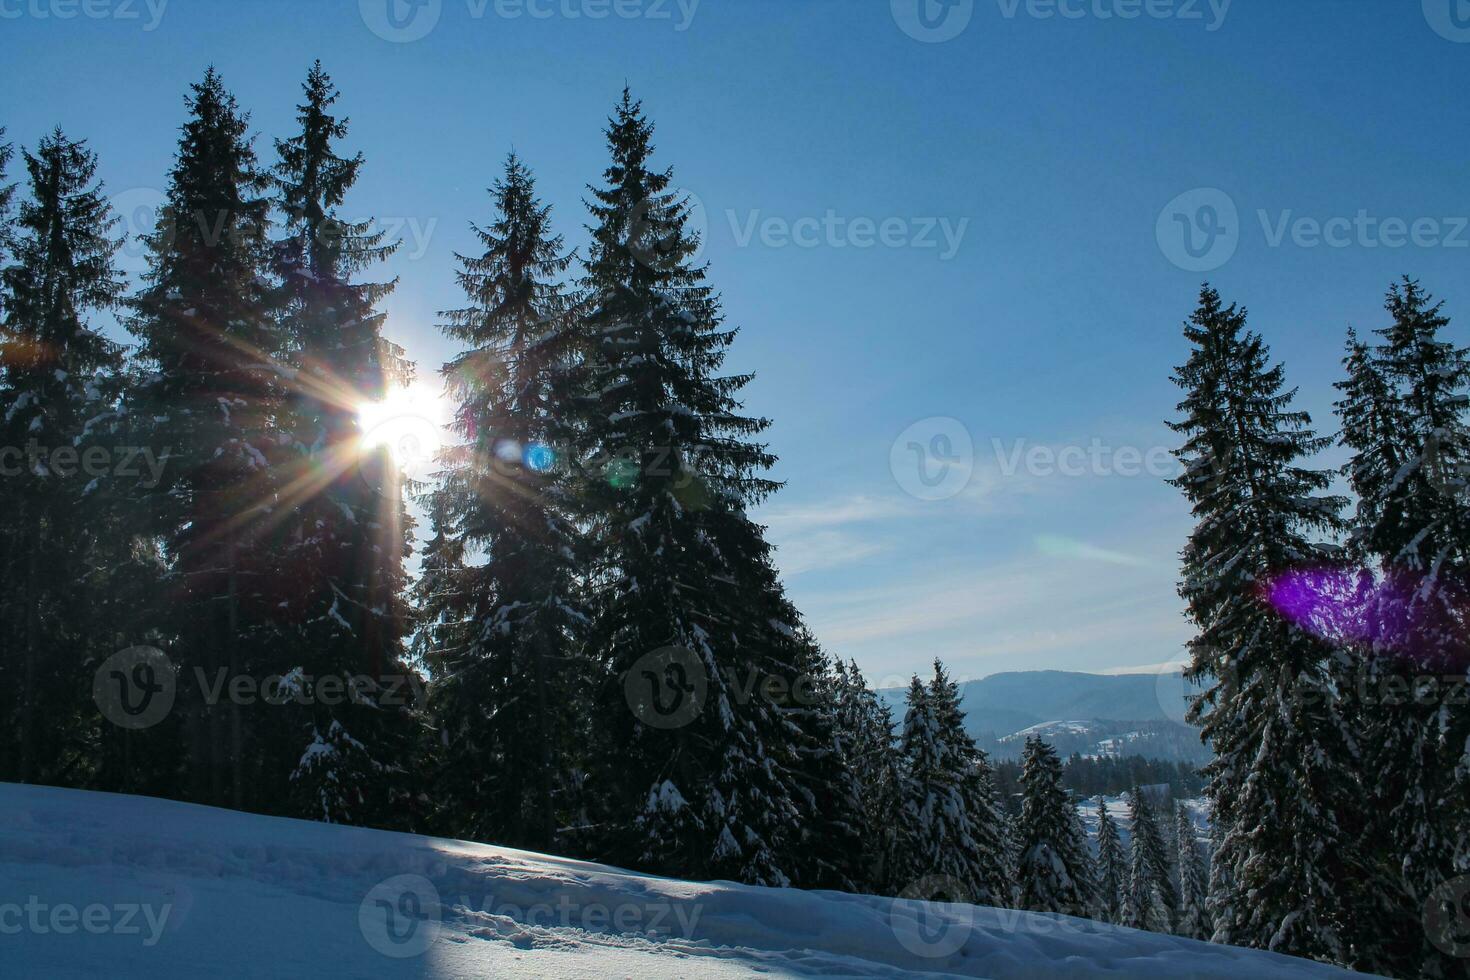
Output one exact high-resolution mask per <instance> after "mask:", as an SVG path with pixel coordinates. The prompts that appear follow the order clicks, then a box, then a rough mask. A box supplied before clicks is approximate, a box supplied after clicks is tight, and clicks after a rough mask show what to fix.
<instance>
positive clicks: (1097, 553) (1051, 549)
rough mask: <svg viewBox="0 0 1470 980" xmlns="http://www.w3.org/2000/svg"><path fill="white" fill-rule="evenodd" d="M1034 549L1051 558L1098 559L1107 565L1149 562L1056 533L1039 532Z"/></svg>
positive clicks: (1139, 566) (1135, 565)
mask: <svg viewBox="0 0 1470 980" xmlns="http://www.w3.org/2000/svg"><path fill="white" fill-rule="evenodd" d="M1036 550H1037V551H1039V552H1040V553H1041V554H1043V555H1046V556H1048V557H1051V558H1071V559H1075V560H1077V561H1098V562H1103V563H1104V564H1107V565H1126V566H1129V567H1132V568H1141V567H1144V566H1147V565H1149V564H1150V562H1149V560H1148V559H1146V558H1140V557H1138V556H1137V555H1127V554H1124V553H1123V552H1121V551H1110V550H1108V549H1107V548H1099V547H1097V546H1096V545H1091V544H1087V543H1086V542H1084V541H1077V540H1075V539H1073V538H1064V537H1061V536H1060V535H1056V534H1040V535H1037V537H1036Z"/></svg>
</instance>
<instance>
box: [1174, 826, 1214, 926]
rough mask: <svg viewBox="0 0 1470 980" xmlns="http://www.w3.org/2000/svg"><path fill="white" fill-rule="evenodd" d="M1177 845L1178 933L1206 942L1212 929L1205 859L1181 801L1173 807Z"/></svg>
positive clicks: (1176, 921) (1176, 920)
mask: <svg viewBox="0 0 1470 980" xmlns="http://www.w3.org/2000/svg"><path fill="white" fill-rule="evenodd" d="M1174 842H1175V844H1176V845H1177V848H1178V861H1177V865H1178V868H1179V914H1178V916H1177V917H1176V919H1175V923H1176V925H1175V931H1176V932H1178V933H1179V935H1181V936H1187V937H1189V938H1190V939H1205V938H1207V937H1208V936H1209V935H1210V933H1212V932H1213V931H1214V929H1213V928H1212V927H1211V926H1210V920H1209V913H1208V911H1207V910H1206V909H1205V903H1206V901H1207V900H1208V899H1209V895H1208V887H1207V881H1208V879H1207V878H1206V876H1205V862H1204V858H1202V857H1201V856H1200V849H1199V842H1198V841H1196V840H1195V831H1194V819H1193V818H1192V817H1190V815H1189V808H1188V807H1186V806H1185V805H1184V802H1183V801H1182V800H1181V801H1179V802H1177V803H1175V805H1174Z"/></svg>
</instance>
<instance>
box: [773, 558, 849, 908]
mask: <svg viewBox="0 0 1470 980" xmlns="http://www.w3.org/2000/svg"><path fill="white" fill-rule="evenodd" d="M762 594H764V595H766V596H767V597H769V598H770V599H774V600H776V602H777V605H776V606H775V608H774V615H773V616H772V617H771V619H772V621H773V622H783V623H787V624H789V625H790V626H791V627H792V630H793V636H792V637H790V639H791V640H792V641H793V646H792V648H791V651H790V652H789V653H786V654H783V655H782V656H783V659H784V658H787V657H789V658H790V659H791V660H792V662H793V663H794V664H795V666H796V668H797V673H796V675H795V677H794V679H793V680H792V682H791V684H790V686H789V688H788V687H787V685H786V684H785V683H780V684H774V685H768V686H767V688H766V690H765V691H764V692H762V693H763V696H765V697H767V698H769V699H771V701H772V702H773V704H774V705H775V706H776V707H777V708H779V709H780V710H782V711H783V712H784V714H785V716H786V718H787V723H788V724H787V727H788V733H789V736H790V737H791V739H792V742H793V746H794V749H795V754H796V756H795V764H794V766H793V768H792V780H793V781H792V796H793V799H794V801H795V803H796V807H797V812H798V826H797V827H796V828H795V838H794V840H793V841H792V843H791V844H790V845H789V846H790V847H791V848H792V849H793V850H792V862H791V868H792V871H791V875H790V876H791V883H792V884H793V885H795V886H796V887H799V888H823V889H832V890H836V891H845V892H856V891H861V890H862V886H863V883H864V881H865V880H866V879H865V872H864V865H863V860H862V854H863V847H864V845H865V843H866V839H865V836H864V835H865V820H864V809H863V802H862V801H863V795H862V787H861V782H860V778H859V773H858V772H857V771H856V770H855V769H853V768H851V767H849V766H848V765H847V763H846V761H845V760H844V749H845V745H844V736H843V734H842V731H841V728H840V725H839V720H838V710H839V699H838V693H837V679H836V668H835V666H834V664H833V662H832V660H831V659H830V658H829V657H828V656H827V654H826V652H825V651H823V650H822V648H821V645H820V644H818V643H817V641H816V638H815V637H813V636H812V635H811V633H810V631H809V630H807V628H806V627H805V626H804V625H803V624H802V623H801V617H800V614H799V613H797V611H796V609H795V607H794V606H792V605H791V603H790V602H789V601H788V600H787V599H786V598H785V593H784V590H783V589H782V587H781V584H780V583H779V582H778V581H776V580H775V578H774V574H773V575H772V578H771V580H770V581H769V582H768V583H767V584H766V586H765V588H764V589H763V590H762Z"/></svg>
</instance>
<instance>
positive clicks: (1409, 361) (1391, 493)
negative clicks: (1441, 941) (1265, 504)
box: [1337, 277, 1470, 975]
mask: <svg viewBox="0 0 1470 980" xmlns="http://www.w3.org/2000/svg"><path fill="white" fill-rule="evenodd" d="M1386 306H1387V309H1388V312H1389V314H1390V316H1391V318H1392V322H1391V324H1390V325H1389V326H1387V327H1385V328H1383V329H1380V330H1378V331H1377V335H1378V337H1379V343H1377V344H1373V345H1370V344H1366V343H1362V342H1360V341H1358V340H1357V338H1356V336H1350V337H1349V354H1348V357H1347V359H1346V360H1345V362H1344V365H1345V367H1346V369H1347V378H1346V380H1345V381H1343V382H1340V383H1339V384H1338V388H1339V389H1340V390H1341V391H1342V392H1343V398H1342V400H1341V401H1339V402H1338V404H1337V409H1338V414H1339V417H1340V419H1341V422H1342V439H1341V441H1342V443H1343V445H1344V446H1345V447H1347V448H1348V449H1349V450H1351V452H1352V454H1353V455H1352V458H1351V460H1350V461H1349V463H1348V464H1347V466H1346V467H1345V468H1344V472H1345V473H1346V475H1347V476H1348V478H1349V482H1350V484H1351V486H1352V488H1353V490H1354V491H1355V493H1356V494H1357V496H1358V499H1359V506H1358V510H1357V514H1356V516H1355V519H1354V522H1353V535H1352V540H1353V542H1354V544H1355V545H1356V547H1355V554H1356V557H1358V558H1359V559H1360V560H1361V561H1363V562H1364V563H1365V564H1366V565H1368V566H1369V568H1370V569H1371V570H1372V572H1373V573H1374V575H1375V577H1376V580H1377V586H1376V588H1368V587H1367V586H1365V587H1364V589H1363V591H1364V594H1365V595H1366V596H1367V600H1366V601H1365V602H1364V603H1362V609H1361V611H1360V615H1361V617H1362V620H1363V621H1362V623H1361V624H1360V625H1359V628H1358V630H1357V637H1358V646H1360V647H1361V648H1362V651H1361V652H1362V655H1363V667H1362V671H1363V683H1362V685H1361V687H1362V688H1363V689H1365V690H1368V691H1371V692H1375V694H1376V695H1377V696H1375V697H1371V698H1370V699H1368V702H1367V703H1366V704H1363V705H1359V706H1358V708H1359V715H1358V717H1357V718H1356V719H1355V721H1356V724H1357V727H1358V730H1359V731H1360V732H1361V738H1362V740H1363V743H1364V744H1365V745H1366V746H1367V747H1368V750H1369V751H1368V757H1367V760H1366V771H1367V772H1371V773H1373V774H1374V778H1373V779H1371V780H1369V781H1367V786H1366V788H1367V790H1368V792H1369V794H1370V799H1371V801H1372V804H1371V805H1370V806H1368V807H1365V812H1367V813H1368V814H1369V815H1370V816H1369V819H1368V820H1367V822H1366V823H1365V825H1364V826H1363V828H1362V831H1361V836H1362V840H1363V842H1364V848H1365V850H1366V851H1367V852H1368V854H1369V857H1370V860H1371V861H1372V863H1373V867H1374V871H1373V873H1372V875H1371V880H1370V881H1368V882H1367V883H1366V884H1365V887H1364V894H1363V895H1362V896H1361V901H1362V902H1363V904H1364V911H1363V912H1362V913H1361V914H1362V915H1363V916H1364V917H1371V921H1374V922H1377V923H1389V924H1390V925H1389V927H1388V928H1386V929H1384V930H1382V931H1381V933H1380V936H1381V938H1380V940H1379V941H1378V942H1366V941H1362V942H1359V943H1358V944H1356V946H1357V947H1358V948H1357V953H1356V959H1355V962H1357V963H1360V964H1362V965H1364V966H1366V967H1367V968H1370V969H1376V970H1382V971H1384V972H1409V971H1414V970H1419V971H1422V972H1424V973H1425V974H1426V975H1436V974H1448V973H1453V971H1454V970H1455V969H1456V968H1457V965H1456V964H1452V963H1450V962H1449V961H1448V960H1447V958H1445V957H1444V956H1442V955H1441V954H1440V952H1439V951H1437V950H1435V949H1434V948H1433V947H1432V946H1430V945H1429V944H1428V943H1427V942H1424V941H1423V940H1424V936H1423V932H1422V930H1421V929H1420V928H1419V927H1418V924H1417V923H1418V919H1419V918H1420V916H1421V914H1422V908H1423V906H1424V903H1425V902H1426V901H1427V900H1428V896H1430V895H1431V894H1432V893H1433V891H1434V889H1435V888H1437V887H1438V886H1439V884H1440V883H1441V882H1442V881H1444V880H1446V879H1448V878H1450V877H1453V876H1455V875H1457V874H1461V873H1463V872H1464V871H1465V870H1467V869H1470V849H1467V846H1466V845H1465V843H1464V842H1465V841H1466V839H1467V838H1470V818H1467V816H1466V808H1465V807H1464V806H1463V805H1461V804H1460V802H1459V801H1463V800H1464V799H1465V798H1466V795H1467V793H1470V779H1467V777H1470V765H1467V761H1470V756H1467V754H1466V753H1467V749H1466V748H1465V746H1466V745H1467V738H1470V720H1467V719H1466V713H1465V712H1464V711H1463V710H1460V709H1456V708H1454V707H1453V706H1452V705H1451V703H1450V702H1451V700H1452V698H1453V694H1452V693H1451V692H1453V691H1457V690H1460V689H1461V685H1460V683H1459V681H1462V680H1463V679H1464V672H1465V670H1466V669H1467V664H1470V646H1467V641H1466V636H1467V635H1470V630H1467V628H1466V619H1465V616H1466V614H1465V609H1466V608H1467V598H1470V516H1467V514H1470V507H1467V503H1470V495H1467V493H1466V478H1467V476H1470V422H1467V408H1470V395H1467V393H1466V388H1467V386H1470V352H1467V351H1466V350H1464V349H1461V348H1457V347H1455V346H1454V345H1453V344H1451V343H1449V342H1447V341H1446V340H1445V339H1444V338H1443V334H1444V333H1445V331H1446V328H1447V327H1448V325H1449V319H1448V318H1447V317H1446V316H1445V315H1444V313H1443V309H1442V304H1439V303H1436V302H1434V300H1433V298H1432V297H1431V296H1429V295H1428V294H1427V293H1426V292H1425V291H1424V290H1422V289H1421V288H1420V286H1419V284H1418V283H1417V282H1415V281H1414V280H1411V279H1409V278H1407V277H1405V278H1404V280H1403V281H1402V282H1400V283H1395V284H1394V285H1393V287H1392V288H1391V289H1390V290H1389V293H1388V297H1387V302H1386ZM1446 681H1448V683H1446ZM1393 691H1405V692H1408V693H1407V694H1406V695H1403V696H1399V695H1394V694H1392V693H1391V692H1393ZM1406 937H1407V938H1406Z"/></svg>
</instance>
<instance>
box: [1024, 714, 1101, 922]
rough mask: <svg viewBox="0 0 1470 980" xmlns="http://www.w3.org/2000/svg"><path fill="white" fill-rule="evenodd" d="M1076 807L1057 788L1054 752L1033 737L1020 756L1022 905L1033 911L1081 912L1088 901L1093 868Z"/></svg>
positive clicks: (1059, 782) (1058, 767) (1086, 908)
mask: <svg viewBox="0 0 1470 980" xmlns="http://www.w3.org/2000/svg"><path fill="white" fill-rule="evenodd" d="M1077 828H1078V819H1077V808H1076V806H1075V804H1073V802H1072V800H1071V799H1070V798H1069V797H1068V795H1067V791H1066V790H1065V789H1063V788H1062V764H1061V761H1060V760H1059V759H1058V758H1057V754H1056V750H1055V749H1053V748H1052V747H1051V746H1050V745H1047V744H1046V743H1045V742H1043V741H1042V740H1041V739H1039V738H1036V737H1034V736H1032V737H1029V738H1027V739H1026V747H1025V748H1024V749H1023V750H1022V754H1021V820H1020V844H1019V846H1020V866H1019V868H1018V871H1017V874H1018V877H1019V880H1020V903H1021V907H1022V908H1025V909H1030V910H1031V911H1033V912H1060V913H1063V914H1065V915H1086V914H1087V913H1088V911H1089V909H1090V907H1091V905H1092V882H1091V879H1092V868H1091V858H1090V856H1089V855H1088V853H1087V845H1086V840H1085V839H1081V840H1079V839H1078V836H1077Z"/></svg>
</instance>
